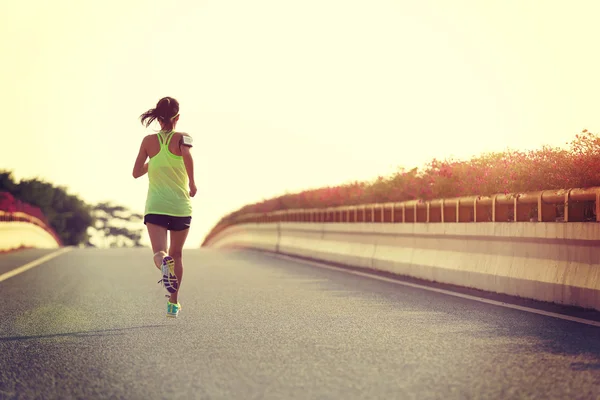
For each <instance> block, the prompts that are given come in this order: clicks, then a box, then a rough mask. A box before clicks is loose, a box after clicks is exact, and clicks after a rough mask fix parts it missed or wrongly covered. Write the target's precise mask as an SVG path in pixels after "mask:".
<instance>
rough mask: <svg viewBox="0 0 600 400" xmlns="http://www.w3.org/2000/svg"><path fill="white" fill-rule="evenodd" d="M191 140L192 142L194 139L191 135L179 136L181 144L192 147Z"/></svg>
mask: <svg viewBox="0 0 600 400" xmlns="http://www.w3.org/2000/svg"><path fill="white" fill-rule="evenodd" d="M193 142H194V139H192V137H191V136H186V135H183V136H181V144H182V145H184V146H189V147H192V143H193Z"/></svg>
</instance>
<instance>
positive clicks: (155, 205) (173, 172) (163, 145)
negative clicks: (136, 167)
mask: <svg viewBox="0 0 600 400" xmlns="http://www.w3.org/2000/svg"><path fill="white" fill-rule="evenodd" d="M174 134H175V132H174V131H169V132H165V131H160V132H158V134H157V135H158V142H159V143H160V151H159V152H158V154H157V155H155V156H154V157H152V158H150V161H149V162H148V181H149V185H148V196H147V197H146V210H145V214H162V215H171V216H174V217H189V216H191V215H192V202H191V199H190V192H189V187H188V185H189V178H188V175H187V171H186V169H185V164H184V163H183V157H182V156H177V155H175V154H173V153H171V152H170V151H169V142H170V141H171V138H173V135H174ZM163 135H164V137H163Z"/></svg>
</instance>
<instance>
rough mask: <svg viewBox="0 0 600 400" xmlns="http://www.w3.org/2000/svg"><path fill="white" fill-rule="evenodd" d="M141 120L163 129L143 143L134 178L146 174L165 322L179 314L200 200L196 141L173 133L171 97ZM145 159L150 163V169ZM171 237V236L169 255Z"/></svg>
mask: <svg viewBox="0 0 600 400" xmlns="http://www.w3.org/2000/svg"><path fill="white" fill-rule="evenodd" d="M140 120H141V122H142V125H145V126H146V127H148V126H150V124H151V123H152V122H153V121H154V120H157V121H158V123H159V124H160V127H161V130H160V131H159V132H158V133H157V134H155V135H154V134H153V135H148V136H146V137H145V138H144V139H143V140H142V144H141V146H140V152H139V154H138V156H137V159H136V160H135V165H134V166H133V177H134V178H136V179H137V178H139V177H140V176H142V175H144V174H145V173H148V180H149V187H148V195H147V198H146V207H145V212H144V224H145V225H146V227H147V228H148V234H149V236H150V242H151V244H152V251H153V252H154V265H155V266H156V268H158V269H160V270H161V272H162V275H163V276H162V279H161V280H160V281H159V283H160V282H162V283H163V285H164V287H165V288H166V289H167V291H168V292H169V294H168V295H167V297H168V298H169V299H168V301H167V316H168V317H174V318H176V317H177V316H178V315H179V311H180V310H181V305H180V304H179V301H178V297H177V296H178V294H179V289H180V288H181V279H182V278H183V261H182V251H183V245H184V244H185V239H186V238H187V235H188V231H189V228H190V223H191V220H192V204H191V197H194V196H195V195H196V183H195V182H194V162H193V160H192V155H191V153H190V149H191V147H192V138H191V136H190V135H188V134H187V133H181V132H175V126H176V125H177V121H179V103H178V102H177V100H175V99H174V98H172V97H164V98H162V99H160V100H159V101H158V103H157V104H156V108H152V109H150V110H148V111H146V112H145V113H143V114H142V115H141V116H140ZM147 158H150V160H149V161H148V162H147V163H146V159H147ZM188 190H189V191H188ZM167 231H170V236H171V240H170V243H169V247H168V249H169V250H168V253H167Z"/></svg>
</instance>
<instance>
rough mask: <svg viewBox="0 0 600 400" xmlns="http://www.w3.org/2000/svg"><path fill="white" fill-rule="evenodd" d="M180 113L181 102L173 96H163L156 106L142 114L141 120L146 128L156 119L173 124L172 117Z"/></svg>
mask: <svg viewBox="0 0 600 400" xmlns="http://www.w3.org/2000/svg"><path fill="white" fill-rule="evenodd" d="M178 114H179V102H178V101H177V100H175V99H174V98H172V97H163V98H162V99H160V100H159V101H158V103H156V108H151V109H149V110H148V111H146V112H145V113H143V114H142V115H140V121H141V123H142V125H145V126H146V128H147V127H148V126H150V124H151V123H152V122H154V120H159V121H160V122H162V123H163V124H164V123H167V122H168V123H169V124H172V119H173V118H175V117H176V116H177V115H178Z"/></svg>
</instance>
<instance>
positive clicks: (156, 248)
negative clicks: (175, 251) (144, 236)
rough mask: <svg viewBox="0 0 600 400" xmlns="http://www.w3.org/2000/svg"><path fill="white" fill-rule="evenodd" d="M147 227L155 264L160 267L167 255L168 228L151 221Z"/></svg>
mask: <svg viewBox="0 0 600 400" xmlns="http://www.w3.org/2000/svg"><path fill="white" fill-rule="evenodd" d="M146 227H147V228H148V235H149V236H150V243H151V244H152V252H153V253H154V265H155V266H156V268H158V269H160V265H161V264H162V259H163V257H165V256H166V255H167V228H165V227H163V226H160V225H155V224H150V223H146Z"/></svg>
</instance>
